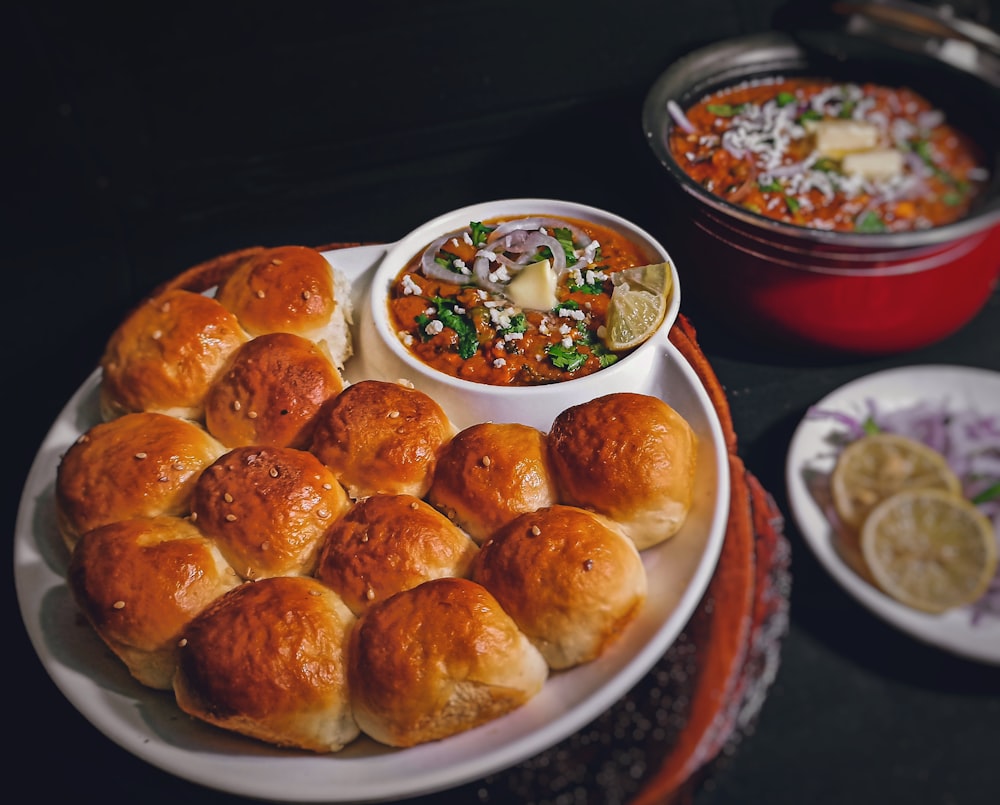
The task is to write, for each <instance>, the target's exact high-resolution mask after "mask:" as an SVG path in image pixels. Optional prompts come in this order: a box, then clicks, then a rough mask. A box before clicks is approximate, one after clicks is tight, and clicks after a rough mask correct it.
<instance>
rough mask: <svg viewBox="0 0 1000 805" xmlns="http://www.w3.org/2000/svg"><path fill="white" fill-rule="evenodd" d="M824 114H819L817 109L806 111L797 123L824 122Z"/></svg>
mask: <svg viewBox="0 0 1000 805" xmlns="http://www.w3.org/2000/svg"><path fill="white" fill-rule="evenodd" d="M822 119H823V114H822V113H821V112H817V111H816V110H815V109H806V110H805V111H804V112H803V113H802V114H801V115H799V116H798V119H797V120H796V122H797V123H801V122H802V121H803V120H822Z"/></svg>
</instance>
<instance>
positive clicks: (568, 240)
mask: <svg viewBox="0 0 1000 805" xmlns="http://www.w3.org/2000/svg"><path fill="white" fill-rule="evenodd" d="M552 236H553V237H554V238H555V239H556V240H558V241H559V245H560V246H562V247H563V251H564V252H566V265H568V266H571V265H573V264H574V263H575V262H576V252H575V249H574V247H573V233H572V232H571V231H570V230H569V229H567V228H565V227H557V228H556V231H555V232H553V233H552Z"/></svg>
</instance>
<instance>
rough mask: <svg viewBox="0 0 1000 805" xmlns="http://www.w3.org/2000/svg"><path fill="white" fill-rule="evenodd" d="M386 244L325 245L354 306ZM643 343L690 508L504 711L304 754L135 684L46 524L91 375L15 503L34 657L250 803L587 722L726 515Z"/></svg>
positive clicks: (703, 433) (699, 407)
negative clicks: (627, 612)
mask: <svg viewBox="0 0 1000 805" xmlns="http://www.w3.org/2000/svg"><path fill="white" fill-rule="evenodd" d="M387 248H388V247H385V246H377V247H372V246H365V247H358V248H353V249H343V250H336V251H330V252H326V253H324V254H325V256H326V257H327V259H328V260H329V261H330V262H331V263H332V264H333V265H335V266H336V267H338V268H340V269H341V270H342V271H343V272H344V273H345V274H346V275H347V277H348V279H350V280H351V282H352V296H353V297H354V302H355V309H356V310H357V309H359V305H361V304H363V301H364V298H365V296H366V294H367V290H368V285H369V284H370V280H371V274H372V272H373V271H374V269H375V268H376V267H377V266H378V265H379V264H380V262H381V260H382V259H383V257H384V255H385V253H386V250H387ZM656 348H657V349H658V350H659V355H658V359H657V360H656V362H655V371H654V374H655V377H654V378H653V384H652V390H651V392H650V393H653V394H657V395H658V396H660V397H661V398H662V399H664V400H666V401H667V402H669V403H670V404H671V405H672V406H673V407H674V408H675V409H676V410H677V411H678V412H679V413H680V414H681V415H682V416H684V417H685V418H686V419H687V420H688V422H689V423H690V424H691V426H692V427H693V428H694V430H695V433H696V434H697V435H698V439H699V446H698V462H699V469H698V480H697V485H696V492H695V501H694V504H693V506H692V509H691V512H690V514H689V516H688V519H687V521H686V522H685V525H684V526H683V528H682V529H681V531H680V532H678V533H677V534H676V535H675V536H674V537H672V538H671V539H670V540H667V541H666V542H665V543H663V544H661V545H659V546H656V547H654V548H650V549H648V550H646V551H644V552H643V562H644V564H645V567H646V571H647V574H648V577H649V597H648V599H647V603H646V606H645V607H644V609H643V611H642V613H641V614H640V616H639V618H638V619H637V620H636V621H634V622H633V623H632V624H630V625H629V627H628V629H627V630H626V631H625V632H624V633H623V634H622V636H621V639H620V640H619V641H618V642H617V643H616V644H615V646H614V647H613V648H612V649H611V650H609V651H608V652H607V653H606V654H605V655H604V656H602V657H600V658H598V659H597V660H595V661H593V662H591V663H588V664H586V665H583V666H580V667H577V668H574V669H572V670H570V671H567V672H563V673H557V674H553V676H552V677H551V678H550V679H549V681H548V682H547V683H546V685H545V687H544V689H543V690H542V691H541V693H539V694H538V695H537V696H536V697H535V698H534V699H532V700H531V701H530V702H529V703H528V704H526V705H525V706H524V707H522V708H520V709H519V710H517V711H516V712H514V713H511V714H510V715H508V716H506V717H504V718H500V719H497V720H495V721H493V722H490V723H488V724H485V725H483V726H482V727H479V728H477V729H474V730H470V731H469V732H466V733H463V734H461V735H458V736H455V737H452V738H448V739H445V740H442V741H437V742H433V743H428V744H423V745H421V746H416V747H413V748H412V749H403V750H397V749H390V748H389V747H385V746H381V745H379V744H376V743H375V742H374V741H371V740H369V739H367V738H364V737H362V738H359V739H358V740H357V741H355V742H354V743H352V744H351V745H349V746H348V747H346V748H345V749H344V750H343V751H341V752H339V753H336V754H329V755H314V754H310V753H305V752H296V751H290V750H282V749H279V748H276V747H273V746H269V745H267V744H264V743H260V742H256V741H252V740H250V739H245V738H242V737H240V736H238V735H235V734H232V733H227V732H224V731H222V730H218V729H215V728H213V727H210V726H208V725H206V724H203V723H199V722H196V721H195V720H193V719H191V718H189V717H187V716H185V715H184V714H183V713H182V712H181V711H180V710H179V709H178V707H177V706H176V704H175V702H174V699H173V697H172V696H171V695H170V694H169V693H167V692H159V691H153V690H151V689H148V688H143V687H142V686H141V685H139V684H138V683H137V682H136V681H135V680H133V679H132V678H131V677H130V676H129V674H128V672H127V671H126V669H125V667H124V665H123V664H122V663H121V662H119V661H118V660H117V659H115V658H114V657H113V656H112V655H111V654H110V652H109V651H108V650H107V649H106V648H105V647H104V646H103V644H102V643H101V642H100V640H99V639H98V637H97V636H96V634H95V633H94V632H93V630H92V629H90V628H89V626H87V625H86V624H85V623H84V622H83V621H82V619H81V618H80V617H79V615H78V610H77V608H76V606H75V604H74V602H73V599H72V595H71V594H70V591H69V588H68V587H67V585H66V565H67V562H68V556H67V554H66V550H65V548H64V546H63V545H62V542H61V539H60V537H59V533H58V529H57V527H56V522H55V510H54V487H55V473H56V468H57V466H58V462H59V459H60V456H61V455H62V454H63V453H64V452H65V451H66V449H67V448H68V447H69V446H70V445H71V444H72V443H73V442H74V441H75V440H76V438H77V437H78V436H79V435H80V434H81V433H82V432H83V431H84V430H86V429H87V428H88V427H90V426H91V425H93V424H95V423H96V422H97V421H98V406H97V396H98V388H99V373H98V372H97V371H95V372H94V373H93V374H92V375H91V377H90V378H89V379H88V380H87V381H86V382H85V383H84V384H83V385H82V386H81V388H80V389H79V390H78V391H77V392H76V394H74V396H73V397H72V398H71V399H70V400H69V402H68V403H67V404H66V406H65V408H64V409H63V411H62V412H61V414H60V415H59V417H58V418H57V420H56V422H55V423H54V424H53V426H52V428H51V430H50V432H49V434H48V435H47V436H46V438H45V440H44V442H43V444H42V445H41V448H40V449H39V451H38V454H37V456H36V458H35V461H34V464H33V465H32V467H31V470H30V472H29V474H28V477H27V480H26V482H25V486H24V492H23V494H22V498H21V504H20V508H19V511H18V518H17V524H16V528H15V535H14V575H15V582H16V586H17V594H18V601H19V603H20V607H21V614H22V617H23V620H24V623H25V626H26V628H27V631H28V635H29V637H30V638H31V641H32V643H33V645H34V647H35V650H36V652H37V653H38V656H39V658H40V660H41V662H42V664H43V666H44V667H45V669H46V670H47V671H48V673H49V675H50V676H51V677H52V679H53V681H54V682H55V684H56V685H57V686H58V688H59V689H60V690H61V691H62V693H63V694H64V695H65V696H66V698H67V699H68V700H69V701H70V702H71V703H72V704H73V705H74V706H75V707H76V708H77V710H79V711H80V713H82V714H83V716H84V717H85V718H87V719H88V720H89V721H90V722H91V723H92V724H93V725H94V726H95V727H96V728H97V729H99V730H100V731H101V732H103V733H104V734H105V735H107V736H108V737H109V738H110V739H111V740H113V741H115V742H116V743H118V744H119V745H120V746H122V747H123V748H125V749H126V750H128V751H129V752H131V753H132V754H133V755H135V756H137V757H139V758H141V759H143V760H145V761H147V762H148V763H150V764H152V765H153V766H156V767H158V768H160V769H163V770H164V771H167V772H169V773H171V774H174V775H176V776H177V777H180V778H183V779H186V780H189V781H192V782H195V783H198V784H201V785H204V786H207V787H209V788H214V789H217V790H221V791H226V792H229V793H233V794H239V795H244V796H249V797H253V798H255V799H263V800H269V801H277V802H314V803H320V802H322V803H334V802H361V801H366V802H367V801H375V800H384V799H390V798H398V797H408V796H416V795H418V794H424V793H430V792H433V791H438V790H442V789H445V788H450V787H453V786H457V785H459V784H462V783H465V782H469V781H472V780H476V779H479V778H480V777H483V776H486V775H488V774H491V773H494V772H496V771H499V770H500V769H504V768H507V767H510V766H512V765H515V764H516V763H519V762H521V761H522V760H525V759H526V758H529V757H531V756H533V755H535V754H538V753H539V752H541V751H543V750H545V749H547V748H548V747H550V746H552V745H554V744H556V743H558V742H559V741H561V740H563V739H564V738H567V737H568V736H570V735H571V734H573V733H574V732H576V731H577V730H579V729H581V728H583V727H584V726H586V725H587V724H588V723H590V722H591V721H593V720H594V719H595V718H597V717H598V716H599V715H600V714H601V713H603V712H604V711H605V710H607V709H608V708H609V707H610V706H611V705H613V704H614V703H615V702H616V701H617V700H618V699H620V698H621V697H622V696H623V695H625V694H626V693H627V692H628V691H629V689H631V688H632V687H633V686H634V685H635V684H636V683H637V682H639V680H640V679H642V677H643V676H644V675H645V674H646V673H647V672H648V671H649V670H650V669H651V668H652V667H653V666H654V665H655V664H656V662H657V661H658V660H659V659H660V657H661V656H662V655H663V653H664V652H665V651H666V650H667V648H669V647H670V645H671V644H672V643H673V642H674V640H675V639H676V638H677V636H678V635H679V634H680V633H681V631H682V629H683V628H684V626H685V625H686V624H687V622H688V620H689V618H690V617H691V615H692V614H693V612H694V610H695V608H696V607H697V605H698V603H699V601H700V600H701V598H702V595H703V594H704V592H705V589H706V588H707V587H708V583H709V581H710V580H711V577H712V574H713V573H714V571H715V567H716V563H717V561H718V558H719V554H720V552H721V549H722V543H723V540H724V538H725V531H726V524H727V521H728V513H729V465H728V454H727V452H726V445H725V440H724V438H723V434H722V428H721V425H720V423H719V420H718V416H717V415H716V412H715V409H714V407H713V406H712V403H711V400H710V399H709V398H708V395H707V394H706V392H705V390H704V388H703V386H702V385H701V382H700V381H699V379H698V377H697V375H696V374H695V372H694V370H693V369H692V368H691V367H690V366H689V365H688V363H687V362H686V361H685V360H684V358H683V356H682V355H681V354H680V353H679V352H678V351H677V350H676V349H675V348H674V347H673V345H671V344H670V342H669V341H668V340H667V338H666V334H665V333H664V334H663V335H662V338H661V339H660V342H659V344H658V345H657V347H656ZM360 349H362V350H363V349H364V345H363V344H361V345H360ZM356 371H357V370H356V369H354V368H352V366H351V362H349V363H348V366H347V368H346V371H345V374H346V375H347V377H348V379H349V380H357V379H359V378H358V377H357V376H356V375H355V372H356ZM109 773H110V772H109Z"/></svg>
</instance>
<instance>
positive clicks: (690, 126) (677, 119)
mask: <svg viewBox="0 0 1000 805" xmlns="http://www.w3.org/2000/svg"><path fill="white" fill-rule="evenodd" d="M667 111H668V112H669V113H670V117H672V118H673V119H674V123H676V124H677V125H678V127H680V128H681V129H682V130H683V131H686V132H687V133H688V134H697V133H698V129H696V128H695V127H694V123H692V122H691V121H690V120H688V116H687V115H686V114H684V110H683V109H681V107H680V104H678V103H677V101H675V100H674V99H673V98H671V99H670V100H669V101H667Z"/></svg>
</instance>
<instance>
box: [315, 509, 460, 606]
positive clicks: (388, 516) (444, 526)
mask: <svg viewBox="0 0 1000 805" xmlns="http://www.w3.org/2000/svg"><path fill="white" fill-rule="evenodd" d="M478 550H479V549H478V547H477V546H476V543H475V542H473V541H472V539H471V538H470V537H469V535H468V534H466V533H465V532H464V531H462V530H461V529H460V528H459V527H458V526H456V525H455V524H454V523H452V522H451V520H449V519H448V518H447V517H445V516H444V515H443V514H441V513H440V512H439V511H438V510H437V509H435V508H434V507H432V506H431V505H430V504H428V503H425V502H424V501H422V500H420V498H416V497H414V496H413V495H406V494H402V495H372V496H370V497H367V498H363V499H362V500H359V501H358V502H357V503H356V504H355V505H354V507H353V508H351V510H350V511H348V512H347V513H346V514H345V515H344V516H343V517H341V518H340V519H339V520H337V522H335V523H334V524H333V525H332V526H331V527H330V530H329V531H328V532H327V534H326V537H325V540H324V542H323V547H322V549H321V551H320V556H319V563H318V565H317V568H316V578H318V579H319V580H320V581H322V582H323V583H324V584H326V585H327V586H329V587H331V588H333V589H334V590H335V591H336V592H337V593H339V595H340V597H341V598H343V599H344V602H345V603H346V604H347V606H349V607H350V608H351V610H352V611H353V612H354V614H355V615H358V616H360V615H362V614H363V613H364V612H365V611H366V610H367V609H368V608H369V607H371V606H372V605H374V604H375V603H377V602H379V601H383V600H384V599H386V598H388V597H389V596H391V595H393V594H394V593H398V592H400V591H401V590H408V589H410V588H411V587H416V586H417V585H418V584H421V583H423V582H425V581H429V580H430V579H437V578H443V577H446V576H465V575H466V573H467V572H468V570H469V565H470V564H471V563H472V560H473V558H474V557H475V555H476V553H477V552H478Z"/></svg>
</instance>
